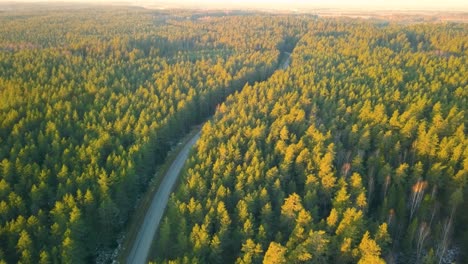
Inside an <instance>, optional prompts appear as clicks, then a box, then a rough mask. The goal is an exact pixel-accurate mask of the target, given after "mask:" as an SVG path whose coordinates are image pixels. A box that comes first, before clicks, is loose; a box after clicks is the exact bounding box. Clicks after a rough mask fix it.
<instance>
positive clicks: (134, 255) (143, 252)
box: [126, 132, 200, 264]
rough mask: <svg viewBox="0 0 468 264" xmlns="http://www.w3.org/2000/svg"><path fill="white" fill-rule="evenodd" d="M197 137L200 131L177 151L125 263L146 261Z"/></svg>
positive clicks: (134, 263) (139, 263)
mask: <svg viewBox="0 0 468 264" xmlns="http://www.w3.org/2000/svg"><path fill="white" fill-rule="evenodd" d="M198 138H200V132H198V133H197V134H196V135H195V136H193V137H192V138H191V139H190V140H189V141H188V142H187V143H186V144H185V146H184V148H183V149H182V150H181V151H180V152H179V154H178V155H177V157H176V159H175V160H174V162H173V163H172V165H171V167H169V170H168V171H167V173H166V174H165V175H164V179H163V181H162V182H161V185H160V186H159V189H158V191H157V192H156V194H155V195H154V197H153V200H152V201H151V205H150V207H149V208H148V211H147V212H146V215H145V220H144V221H143V224H142V226H141V227H140V231H139V232H138V235H137V237H136V239H135V241H134V243H133V247H132V251H131V252H130V255H129V256H128V258H127V261H126V263H132V264H141V263H146V259H147V257H148V254H149V251H150V248H151V243H152V242H153V238H154V235H155V234H156V230H157V229H158V226H159V222H160V221H161V218H162V216H163V215H164V210H165V209H166V205H167V202H168V201H169V195H170V194H171V191H172V189H173V188H174V185H175V183H176V181H177V177H178V176H179V174H180V171H181V170H182V168H183V166H184V164H185V160H186V159H187V157H188V154H189V151H190V149H191V148H192V146H193V145H194V144H195V143H196V142H197V140H198Z"/></svg>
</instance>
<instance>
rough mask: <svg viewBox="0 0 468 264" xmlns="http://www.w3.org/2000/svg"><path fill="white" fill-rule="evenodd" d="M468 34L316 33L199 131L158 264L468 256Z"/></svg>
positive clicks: (311, 28) (348, 23) (458, 28)
mask: <svg viewBox="0 0 468 264" xmlns="http://www.w3.org/2000/svg"><path fill="white" fill-rule="evenodd" d="M467 32H468V27H467V25H459V24H419V25H406V26H405V25H399V24H388V25H382V24H379V23H372V22H362V21H359V20H350V19H342V20H338V19H337V20H318V21H314V22H312V21H311V22H310V24H309V25H308V31H307V33H306V34H305V35H304V36H303V37H302V38H301V39H300V40H299V42H298V44H297V46H296V47H295V49H294V51H293V54H292V64H291V66H290V67H289V68H288V69H287V70H284V71H283V70H278V71H277V72H275V73H274V74H273V75H272V77H270V78H269V79H268V80H267V81H265V82H261V83H257V84H255V85H253V86H251V85H248V86H246V87H244V89H243V90H242V91H241V92H240V93H236V94H235V95H233V96H230V97H229V98H228V100H227V101H226V103H224V104H222V105H221V106H220V107H219V109H218V111H217V113H216V114H215V117H214V120H213V121H210V122H208V123H207V124H205V125H204V127H203V130H202V136H201V138H200V140H199V141H198V143H197V145H196V148H195V150H194V151H193V153H192V155H191V156H190V158H189V161H188V164H187V168H186V170H185V172H184V174H183V178H182V180H181V184H180V186H179V187H178V189H177V191H176V192H175V194H173V195H172V196H171V199H170V202H169V205H168V209H167V212H166V215H165V217H164V219H163V221H162V222H161V226H160V228H159V232H158V235H157V238H156V249H155V251H156V252H155V255H156V257H155V258H154V261H155V262H156V263H262V262H263V263H385V262H390V263H395V262H398V263H443V261H442V260H443V258H444V257H445V256H446V255H447V252H448V251H449V250H450V249H451V247H452V245H454V244H455V246H458V247H463V248H466V245H467V244H466V242H467V241H466V237H467V236H466V232H465V233H464V234H463V232H458V231H457V233H458V234H455V235H454V230H463V228H460V227H461V226H462V227H464V226H465V225H466V219H467V212H466V210H462V208H463V206H465V207H466V201H467V198H468V197H467V191H468V190H467V185H466V180H467V176H468V175H467V174H468V138H467V137H466V134H467V132H466V131H467V128H466V127H467V125H468V124H467V121H468V120H467V118H466V113H467V110H468V109H467V107H468V102H467V99H468V79H467V76H468V69H467V61H466V60H467V55H468V41H467V38H466V35H467ZM464 201H465V204H464ZM463 236H464V237H465V238H464V239H465V241H463ZM444 261H445V260H444Z"/></svg>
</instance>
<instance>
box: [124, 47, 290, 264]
mask: <svg viewBox="0 0 468 264" xmlns="http://www.w3.org/2000/svg"><path fill="white" fill-rule="evenodd" d="M286 54H287V55H288V56H287V58H286V59H285V60H284V61H283V62H282V63H280V65H279V67H278V69H281V70H285V69H286V68H288V67H289V64H290V63H291V53H289V52H286ZM200 133H201V132H200V131H199V132H198V133H197V134H196V135H195V136H193V137H192V138H191V139H190V140H189V141H188V142H187V143H186V144H185V146H184V148H183V149H182V150H181V151H180V152H179V154H178V155H177V157H176V159H175V160H174V162H173V163H172V165H171V167H170V168H169V170H168V171H167V173H166V174H165V175H164V179H163V181H162V183H161V185H160V186H159V189H158V191H157V192H156V194H155V195H154V197H153V200H152V201H151V205H150V207H149V208H148V211H147V212H146V215H145V220H144V221H143V225H142V226H141V227H140V230H139V232H138V235H137V237H136V239H135V240H134V243H133V247H132V250H131V251H130V255H129V256H128V258H127V261H126V263H130V264H142V263H146V260H147V258H148V254H149V251H150V249H151V243H152V242H153V238H154V235H155V234H156V230H158V227H159V222H160V221H161V218H162V217H163V215H164V211H165V209H166V205H167V202H168V201H169V196H170V194H171V192H172V189H173V188H174V185H175V183H176V181H177V177H178V176H179V174H180V171H181V170H182V168H183V166H184V164H185V160H186V159H187V157H188V154H189V151H190V149H191V148H192V146H193V145H194V144H195V143H196V142H197V140H198V138H200Z"/></svg>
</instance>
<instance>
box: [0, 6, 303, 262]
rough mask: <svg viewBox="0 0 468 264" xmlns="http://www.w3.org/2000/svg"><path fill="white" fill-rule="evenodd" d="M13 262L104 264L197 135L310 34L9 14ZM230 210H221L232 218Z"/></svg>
mask: <svg viewBox="0 0 468 264" xmlns="http://www.w3.org/2000/svg"><path fill="white" fill-rule="evenodd" d="M0 24H2V27H0V262H7V263H84V262H93V261H94V259H95V258H96V255H97V254H98V252H100V251H102V249H106V248H109V247H114V246H115V241H116V237H117V235H118V233H119V232H120V231H121V230H122V227H123V226H124V225H125V223H126V221H127V220H128V218H129V215H130V214H131V212H132V210H133V208H134V204H135V202H136V201H137V199H138V196H139V195H140V193H142V191H144V190H145V186H146V185H147V183H148V181H149V179H150V178H151V177H152V175H153V173H154V170H155V164H158V163H161V161H162V160H163V159H164V157H165V155H166V153H167V151H168V150H169V149H170V148H171V145H173V144H174V143H175V142H176V141H177V140H178V138H179V137H180V136H181V135H183V134H184V133H185V132H186V131H187V130H188V129H189V127H190V126H191V125H193V124H197V123H199V122H201V120H203V119H205V118H206V117H207V116H208V115H209V114H210V113H212V112H214V109H215V108H216V106H217V105H218V104H219V103H220V102H222V101H223V100H224V98H225V97H226V96H227V95H229V94H230V93H232V92H234V91H236V90H238V89H240V88H242V87H243V86H244V84H245V83H246V82H251V83H253V82H255V81H260V80H263V79H265V78H267V77H268V76H269V75H270V74H271V73H272V72H273V70H274V69H275V68H276V67H277V64H278V59H279V57H280V53H281V51H282V49H287V47H286V46H285V45H284V41H283V40H285V39H288V40H289V39H293V40H294V38H295V36H296V35H297V33H298V32H299V31H300V30H301V28H302V27H304V26H305V24H304V23H303V19H296V18H293V17H285V16H277V17H271V16H266V15H265V16H262V15H256V16H249V17H245V18H244V17H238V16H226V17H210V16H206V17H201V18H190V17H189V18H186V17H182V16H180V15H177V14H176V15H170V14H169V13H164V12H156V11H148V10H144V9H139V8H109V9H104V8H102V9H100V8H98V9H96V8H92V9H91V8H85V9H71V10H65V11H64V10H53V11H50V10H42V9H41V10H37V11H15V12H11V13H10V12H5V13H1V14H0ZM220 210H221V209H220Z"/></svg>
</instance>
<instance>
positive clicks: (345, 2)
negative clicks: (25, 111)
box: [0, 0, 468, 11]
mask: <svg viewBox="0 0 468 264" xmlns="http://www.w3.org/2000/svg"><path fill="white" fill-rule="evenodd" d="M7 1H8V2H12V1H13V2H62V3H63V2H92V3H109V2H127V3H131V4H137V5H148V4H166V5H170V6H174V5H177V6H182V5H187V6H191V7H210V6H211V7H216V8H222V7H226V8H229V7H260V8H287V9H294V8H297V9H300V8H309V7H343V8H358V9H361V8H362V9H364V8H377V9H423V10H424V9H431V10H434V9H435V10H458V11H468V0H172V1H171V0H0V2H7Z"/></svg>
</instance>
